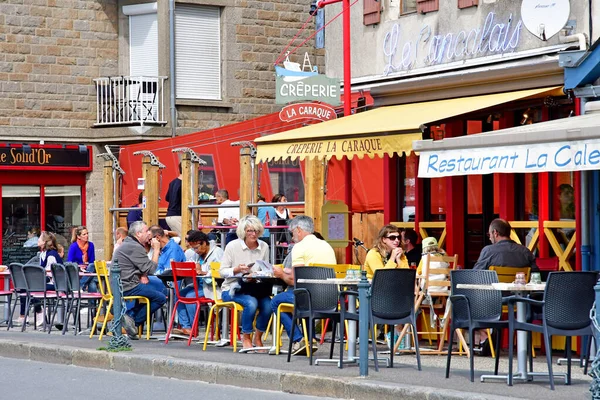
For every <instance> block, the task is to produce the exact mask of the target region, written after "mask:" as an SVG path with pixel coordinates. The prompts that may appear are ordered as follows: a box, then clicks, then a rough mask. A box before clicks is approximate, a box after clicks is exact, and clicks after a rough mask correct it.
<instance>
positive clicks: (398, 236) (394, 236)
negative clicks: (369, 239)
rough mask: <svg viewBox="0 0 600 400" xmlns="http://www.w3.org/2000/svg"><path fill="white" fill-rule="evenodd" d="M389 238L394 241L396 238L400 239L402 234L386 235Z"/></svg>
mask: <svg viewBox="0 0 600 400" xmlns="http://www.w3.org/2000/svg"><path fill="white" fill-rule="evenodd" d="M386 237H387V238H388V239H390V240H391V241H392V242H393V241H395V240H400V235H390V236H386Z"/></svg>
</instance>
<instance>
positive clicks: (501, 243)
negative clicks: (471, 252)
mask: <svg viewBox="0 0 600 400" xmlns="http://www.w3.org/2000/svg"><path fill="white" fill-rule="evenodd" d="M511 229H512V228H511V226H510V224H509V223H508V222H507V221H505V220H503V219H500V218H496V219H495V220H493V221H492V222H491V223H490V229H489V232H488V237H489V238H490V242H492V244H490V245H487V246H485V247H484V248H483V250H481V254H480V255H479V259H478V260H477V262H476V263H475V265H474V266H473V269H488V268H489V267H490V266H492V265H493V266H497V267H531V271H532V272H535V271H539V269H538V267H537V265H536V263H535V256H534V255H533V253H532V252H531V251H530V250H529V249H528V248H527V247H525V246H523V245H521V244H518V243H516V242H514V241H513V240H512V239H511V238H510V232H511Z"/></svg>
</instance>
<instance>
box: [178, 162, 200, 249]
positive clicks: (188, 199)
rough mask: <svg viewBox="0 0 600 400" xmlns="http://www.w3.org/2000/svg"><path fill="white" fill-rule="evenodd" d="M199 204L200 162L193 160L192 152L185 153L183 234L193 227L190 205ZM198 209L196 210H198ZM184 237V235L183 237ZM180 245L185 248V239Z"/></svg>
mask: <svg viewBox="0 0 600 400" xmlns="http://www.w3.org/2000/svg"><path fill="white" fill-rule="evenodd" d="M196 204H198V164H196V163H193V162H192V156H191V154H190V153H183V154H182V158H181V235H182V236H183V235H185V234H186V232H187V231H189V230H190V229H193V227H192V211H191V210H190V209H189V208H188V206H189V205H196ZM196 211H197V210H194V212H196ZM182 239H183V237H182ZM180 246H181V247H182V248H183V249H185V246H186V244H185V240H182V241H181V243H180Z"/></svg>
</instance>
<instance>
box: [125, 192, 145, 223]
mask: <svg viewBox="0 0 600 400" xmlns="http://www.w3.org/2000/svg"><path fill="white" fill-rule="evenodd" d="M143 202H144V192H140V194H138V202H137V204H134V205H133V206H132V207H137V208H136V209H134V210H129V212H128V213H127V229H129V227H130V226H131V224H133V223H134V222H135V221H141V220H143V219H144V217H143V215H144V214H143V209H142V207H143Z"/></svg>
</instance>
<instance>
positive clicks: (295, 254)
mask: <svg viewBox="0 0 600 400" xmlns="http://www.w3.org/2000/svg"><path fill="white" fill-rule="evenodd" d="M288 229H289V231H290V232H291V233H292V240H293V241H294V243H295V245H294V247H293V248H292V253H291V254H292V256H291V258H292V268H284V269H281V268H274V269H273V275H274V276H275V277H276V278H279V279H281V280H283V281H284V282H285V283H286V284H287V285H288V290H286V291H285V292H282V293H279V294H278V295H276V296H275V297H273V299H272V300H271V310H272V311H273V313H277V308H278V307H279V305H280V304H281V303H294V268H296V267H302V266H307V265H310V264H336V263H337V260H336V258H335V252H334V251H333V248H332V247H331V245H330V244H329V243H327V242H326V241H325V240H321V239H318V238H317V237H316V236H315V235H314V234H313V232H314V231H315V226H314V221H313V219H312V218H311V217H308V216H306V215H299V216H297V217H295V218H293V219H292V220H291V221H290V222H289V228H288ZM281 323H282V324H283V326H284V328H285V331H286V332H287V334H288V336H291V332H292V315H291V314H290V313H283V314H281ZM301 332H302V331H301V330H300V328H299V327H296V329H294V337H293V338H291V339H290V340H292V342H293V345H292V354H293V355H300V354H306V345H305V344H304V342H303V340H302V333H301ZM316 350H317V348H316V346H315V347H313V351H316Z"/></svg>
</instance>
